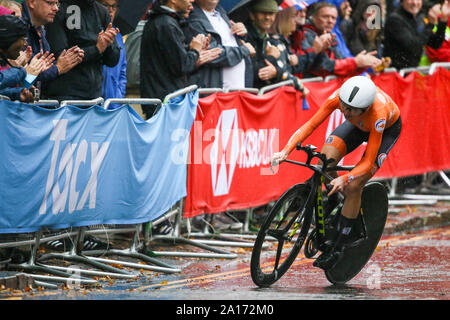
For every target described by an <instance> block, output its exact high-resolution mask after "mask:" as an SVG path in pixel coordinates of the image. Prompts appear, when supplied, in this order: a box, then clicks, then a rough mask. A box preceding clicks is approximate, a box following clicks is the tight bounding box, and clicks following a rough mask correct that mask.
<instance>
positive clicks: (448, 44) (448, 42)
mask: <svg viewBox="0 0 450 320" xmlns="http://www.w3.org/2000/svg"><path fill="white" fill-rule="evenodd" d="M447 3H448V1H447ZM444 5H445V3H444ZM447 5H448V4H447ZM432 10H433V12H435V13H436V16H437V13H440V11H442V7H441V4H436V5H434V6H433V7H432ZM436 31H437V27H436V26H435V27H434V29H433V32H436ZM425 52H426V60H428V61H427V62H428V63H427V64H431V63H433V62H450V17H449V18H447V28H446V29H445V40H444V42H443V43H442V46H441V47H440V48H439V49H433V48H432V47H430V46H425Z"/></svg>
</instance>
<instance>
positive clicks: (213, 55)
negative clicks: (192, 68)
mask: <svg viewBox="0 0 450 320" xmlns="http://www.w3.org/2000/svg"><path fill="white" fill-rule="evenodd" d="M210 39H211V36H210V35H208V37H206V36H205V35H204V34H202V33H199V34H197V35H196V36H195V37H193V38H192V40H191V42H190V44H189V47H190V48H191V49H192V50H195V51H197V52H198V54H199V57H198V60H197V66H198V67H199V66H201V65H203V64H205V63H208V62H211V61H213V60H215V59H217V58H218V57H219V56H220V54H221V53H222V49H220V48H212V49H209V41H210Z"/></svg>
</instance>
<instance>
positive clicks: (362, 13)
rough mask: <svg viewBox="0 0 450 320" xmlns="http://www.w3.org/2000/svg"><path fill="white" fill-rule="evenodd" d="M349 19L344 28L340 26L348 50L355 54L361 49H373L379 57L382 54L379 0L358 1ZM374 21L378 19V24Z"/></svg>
mask: <svg viewBox="0 0 450 320" xmlns="http://www.w3.org/2000/svg"><path fill="white" fill-rule="evenodd" d="M372 6H377V7H378V10H374V7H372ZM377 15H378V16H377ZM349 20H350V21H349V23H348V25H347V26H346V27H345V29H344V28H342V29H341V30H342V33H343V35H344V39H345V42H346V43H347V46H348V48H349V49H350V52H351V53H352V54H353V55H355V56H356V55H357V54H358V53H359V52H361V51H363V50H366V51H368V52H370V51H374V50H375V51H377V56H378V57H379V58H381V56H382V54H383V47H382V41H383V31H382V30H383V29H382V24H381V2H380V0H361V1H359V2H358V4H357V6H356V7H355V10H354V12H353V15H352V16H351V19H349ZM374 21H378V22H379V23H380V25H379V26H376V25H373V22H374Z"/></svg>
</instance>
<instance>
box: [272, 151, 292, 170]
mask: <svg viewBox="0 0 450 320" xmlns="http://www.w3.org/2000/svg"><path fill="white" fill-rule="evenodd" d="M287 157H288V153H287V152H286V151H284V150H281V151H280V152H275V153H274V154H273V155H272V158H271V159H270V165H271V166H277V165H278V164H279V163H280V162H281V161H284V160H286V158H287Z"/></svg>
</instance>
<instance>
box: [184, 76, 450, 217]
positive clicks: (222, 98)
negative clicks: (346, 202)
mask: <svg viewBox="0 0 450 320" xmlns="http://www.w3.org/2000/svg"><path fill="white" fill-rule="evenodd" d="M373 80H374V82H375V83H376V84H377V85H378V86H379V87H380V88H381V89H383V90H384V91H385V92H386V93H388V94H389V95H390V96H391V97H392V98H393V99H394V101H395V102H396V103H397V104H398V106H399V107H400V110H401V117H402V122H403V129H402V134H401V136H400V139H399V141H398V142H397V144H396V146H395V147H394V148H393V150H392V151H391V152H390V153H389V156H388V157H387V159H386V161H385V162H384V164H383V167H382V168H381V170H379V172H378V173H377V176H378V177H398V176H405V175H412V174H420V173H424V172H427V171H436V170H441V169H448V168H450V147H449V144H448V143H446V142H447V141H446V140H447V139H448V137H450V134H449V130H450V128H449V126H448V124H449V123H450V100H449V99H448V98H447V97H449V96H450V86H449V85H448V84H449V83H450V72H449V71H446V70H444V69H438V70H437V71H436V72H435V73H434V74H433V75H432V76H426V77H425V76H421V75H419V74H417V73H412V74H410V75H409V76H408V77H406V78H402V77H400V76H399V75H398V74H397V73H387V74H382V75H380V76H378V77H374V78H373ZM343 81H344V79H337V80H333V81H329V82H326V83H324V82H312V83H306V84H305V85H306V86H307V87H308V89H309V90H310V94H309V96H308V98H307V102H308V105H309V109H308V110H304V109H303V107H302V106H303V98H302V96H301V95H300V94H299V93H298V92H297V91H295V90H294V89H293V88H292V87H283V88H279V89H276V90H273V91H271V92H268V93H266V94H264V95H262V96H256V95H253V94H251V93H247V92H231V93H226V94H224V93H216V94H213V95H210V96H208V97H206V98H202V99H200V100H199V109H198V112H197V118H196V120H195V121H194V125H193V127H192V130H191V149H190V162H189V171H188V182H187V198H186V206H185V217H193V216H195V215H198V214H202V213H216V212H223V211H226V210H234V209H243V208H249V207H255V206H259V205H262V204H265V203H268V202H270V201H273V200H275V199H277V198H278V197H279V196H280V195H281V194H282V193H283V192H284V191H285V190H286V189H287V188H289V187H290V186H291V185H293V184H294V183H298V182H301V181H304V180H305V179H307V178H308V177H309V176H311V174H312V172H310V171H309V170H308V169H306V168H302V167H298V166H295V165H292V164H288V163H285V164H282V165H281V166H279V167H278V168H276V170H277V171H276V173H275V174H273V173H272V172H271V170H270V169H269V160H270V156H271V154H272V153H274V152H277V151H279V150H280V149H281V148H283V147H284V145H285V144H286V142H287V141H288V139H289V138H290V136H291V135H292V134H293V133H294V132H295V130H297V129H298V128H299V127H300V126H301V125H302V124H303V123H305V122H306V121H307V120H308V119H309V118H310V117H311V116H312V115H313V114H314V113H315V112H316V111H317V109H318V108H319V107H320V105H321V104H322V103H323V101H324V100H325V99H326V98H327V97H328V96H329V95H330V94H331V93H333V92H334V90H336V89H337V88H339V87H340V85H342V83H343ZM343 120H344V118H343V116H342V114H341V113H340V112H338V111H336V112H335V113H333V114H332V115H331V116H330V118H329V120H328V121H325V122H324V123H323V124H322V125H321V126H320V127H319V128H318V129H317V130H316V131H315V132H314V133H313V134H312V135H311V136H310V137H309V138H308V139H307V140H306V141H305V143H304V144H313V145H315V146H317V147H319V148H320V147H321V146H322V144H323V143H324V141H325V138H326V136H327V135H328V134H329V133H331V131H332V130H333V129H334V128H335V127H337V126H338V125H339V124H340V123H342V121H343ZM364 149H365V148H364V146H361V147H360V148H358V149H357V150H355V151H354V152H353V153H352V154H350V155H348V156H346V157H345V158H344V164H355V163H356V162H357V161H359V159H361V156H362V154H363V152H364ZM289 158H290V159H293V160H304V159H305V157H304V155H302V154H301V152H296V151H294V152H292V153H291V155H290V156H289Z"/></svg>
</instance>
